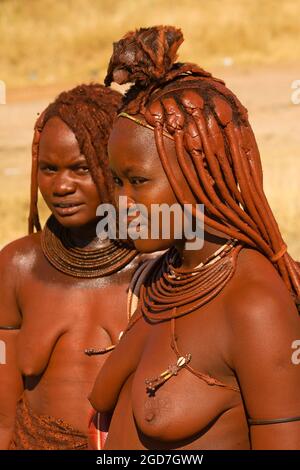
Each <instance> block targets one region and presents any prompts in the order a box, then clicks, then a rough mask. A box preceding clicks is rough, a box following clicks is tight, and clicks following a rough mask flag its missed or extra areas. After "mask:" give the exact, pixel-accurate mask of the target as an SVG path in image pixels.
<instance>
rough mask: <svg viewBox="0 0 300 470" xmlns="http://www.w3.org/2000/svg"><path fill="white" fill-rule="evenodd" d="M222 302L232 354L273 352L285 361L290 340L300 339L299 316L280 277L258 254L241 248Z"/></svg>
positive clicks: (253, 354)
mask: <svg viewBox="0 0 300 470" xmlns="http://www.w3.org/2000/svg"><path fill="white" fill-rule="evenodd" d="M224 305H225V315H226V323H227V326H228V330H229V331H230V334H231V339H232V345H233V350H232V354H233V356H235V357H236V358H237V357H239V355H240V354H245V355H248V353H249V354H251V356H252V359H253V360H255V357H256V359H257V360H259V359H260V358H261V357H262V356H264V357H267V356H268V355H269V354H268V353H270V352H272V354H271V355H273V360H275V362H277V361H279V362H281V361H286V360H287V358H288V357H289V354H290V351H291V344H292V342H293V341H294V340H295V339H299V338H300V317H299V314H298V311H297V308H296V306H295V303H294V301H293V299H292V296H291V294H290V292H289V291H288V289H287V287H286V285H285V283H284V282H283V280H282V278H281V277H280V275H279V274H278V272H277V270H276V269H275V267H274V266H273V265H272V263H271V262H270V261H269V260H268V259H267V258H266V257H264V256H263V255H262V254H261V253H259V252H257V251H255V250H251V249H244V250H242V252H241V253H240V256H239V260H238V265H237V269H236V273H235V276H234V278H233V280H232V282H231V284H230V286H229V288H228V290H227V294H226V296H225V302H224ZM282 351H286V354H287V355H286V356H285V355H284V354H282ZM276 356H277V357H276ZM239 360H240V358H239Z"/></svg>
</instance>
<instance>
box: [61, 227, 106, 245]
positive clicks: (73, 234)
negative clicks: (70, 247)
mask: <svg viewBox="0 0 300 470" xmlns="http://www.w3.org/2000/svg"><path fill="white" fill-rule="evenodd" d="M97 223H98V221H93V222H91V223H89V224H86V225H83V226H81V227H71V228H68V229H67V230H68V233H69V236H70V238H71V240H72V242H73V243H74V245H76V246H77V247H79V248H87V249H92V248H101V246H102V245H107V243H108V242H107V241H102V240H100V239H99V237H98V236H97V232H96V226H97Z"/></svg>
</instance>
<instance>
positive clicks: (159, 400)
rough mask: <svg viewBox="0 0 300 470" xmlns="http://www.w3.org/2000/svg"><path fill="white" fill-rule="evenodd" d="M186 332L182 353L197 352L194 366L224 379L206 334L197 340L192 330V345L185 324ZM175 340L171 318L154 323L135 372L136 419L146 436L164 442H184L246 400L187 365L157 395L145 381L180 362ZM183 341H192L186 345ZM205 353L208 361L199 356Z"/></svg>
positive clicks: (134, 397) (133, 389)
mask: <svg viewBox="0 0 300 470" xmlns="http://www.w3.org/2000/svg"><path fill="white" fill-rule="evenodd" d="M200 331H201V330H200ZM179 332H180V330H179ZM181 332H182V335H181V336H180V337H181V338H182V340H183V341H181V350H182V351H181V352H183V353H189V352H191V353H192V358H191V362H190V365H191V366H192V367H194V368H195V369H196V370H198V371H199V372H202V373H206V374H209V375H211V376H215V377H216V378H220V377H218V375H217V376H216V375H215V374H214V373H215V372H216V370H218V367H216V365H215V364H214V362H215V361H214V360H212V359H211V358H210V357H209V353H208V349H209V348H208V347H207V345H205V342H204V340H203V341H202V340H201V334H200V333H199V334H198V341H195V338H193V337H192V336H193V335H191V333H190V334H189V336H190V337H192V338H191V340H192V343H193V344H190V343H189V341H188V336H186V335H184V334H183V331H182V329H181ZM184 338H186V341H184ZM170 343H171V338H170V330H169V325H168V324H167V323H165V324H161V325H157V326H155V327H153V328H152V333H151V335H149V339H148V341H147V343H146V345H145V348H144V351H143V355H142V357H141V359H140V362H139V365H138V368H137V370H136V373H135V376H134V380H133V384H132V389H131V402H132V408H133V413H134V417H135V421H136V424H137V426H138V428H139V430H140V431H141V432H142V433H143V434H144V435H146V436H148V437H149V438H153V439H158V440H163V441H179V440H183V439H187V438H188V437H189V436H192V435H194V434H197V433H200V434H201V432H204V431H205V430H207V429H209V428H210V427H211V426H212V425H213V424H214V423H215V422H216V421H217V420H218V419H220V418H221V417H222V415H223V413H225V412H226V411H227V410H229V409H230V408H233V407H235V406H237V405H238V404H240V403H241V398H240V394H239V393H237V392H234V391H232V390H229V389H226V388H223V387H220V386H216V385H208V384H207V383H206V382H204V381H203V380H201V379H200V378H199V377H197V376H195V375H194V374H192V373H191V372H190V371H189V370H187V369H186V368H183V369H181V370H180V371H179V372H178V374H177V375H175V376H172V377H171V378H169V379H168V380H167V381H165V382H164V383H163V384H162V385H161V386H160V387H159V388H158V389H157V390H156V391H155V393H154V394H152V396H151V394H149V393H147V390H146V383H145V381H146V380H147V379H149V378H150V379H153V378H155V377H157V376H159V375H160V374H161V373H163V372H164V371H165V370H167V368H168V367H169V366H170V365H174V364H176V361H177V356H176V354H175V353H174V351H173V350H172V348H171V344H170ZM183 344H186V347H185V348H183ZM201 356H202V360H201V359H199V357H200V358H201ZM219 360H220V359H219Z"/></svg>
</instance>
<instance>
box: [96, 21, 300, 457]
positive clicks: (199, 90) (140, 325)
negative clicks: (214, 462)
mask: <svg viewBox="0 0 300 470" xmlns="http://www.w3.org/2000/svg"><path fill="white" fill-rule="evenodd" d="M173 33H174V34H173V40H174V43H173V45H174V44H176V43H178V42H179V43H180V36H179V39H178V30H175V32H173ZM149 38H151V41H152V42H151V41H150V39H149ZM143 40H145V41H146V45H145V44H144V43H143ZM141 43H142V45H141ZM151 43H153V44H155V46H153V47H151ZM158 43H159V46H158ZM171 45H172V28H169V27H156V28H149V29H144V30H139V31H137V32H136V33H135V34H134V33H131V34H128V35H126V36H125V38H123V39H122V40H121V41H120V43H118V44H117V45H115V49H114V56H113V58H112V59H111V62H110V68H109V75H108V83H109V81H110V80H111V79H112V78H114V79H115V75H114V71H117V72H118V73H117V77H118V76H119V75H121V72H122V70H123V68H125V66H127V63H126V48H127V47H128V48H130V51H131V56H130V60H131V62H130V63H129V64H128V67H127V69H126V70H127V73H128V75H129V76H128V79H130V81H132V82H135V86H134V88H132V89H131V90H130V91H129V92H128V94H127V98H126V99H125V101H124V106H123V110H122V111H124V112H125V113H128V114H129V115H130V116H131V118H132V117H133V118H137V119H138V120H139V121H141V120H142V121H143V120H144V122H145V124H147V125H151V126H152V127H153V130H151V129H149V128H146V127H144V126H143V125H140V124H139V123H138V122H134V121H133V120H132V119H131V118H130V119H127V118H126V115H121V116H120V117H119V118H118V119H117V121H116V123H115V125H114V127H113V131H112V133H111V135H110V139H109V146H108V148H109V158H110V165H111V168H112V171H113V174H114V177H115V183H116V193H117V195H123V196H124V195H126V196H127V197H128V198H130V200H132V201H133V202H134V203H142V204H144V205H146V207H147V208H148V209H149V208H150V205H151V204H152V203H160V204H162V203H168V204H172V203H174V202H176V201H179V202H181V203H185V202H188V203H195V202H197V203H199V202H202V203H204V204H205V210H206V213H205V241H204V246H203V248H202V249H201V250H196V251H191V250H190V251H188V250H186V247H185V239H182V240H176V239H175V237H172V236H171V237H170V239H168V240H162V239H159V240H138V241H136V242H135V243H136V247H137V248H138V249H139V250H140V251H141V252H149V251H158V250H161V249H167V248H171V247H172V246H175V247H176V248H177V250H178V252H179V254H180V256H181V263H182V264H181V269H185V270H192V269H193V268H195V267H196V266H197V265H199V263H201V262H204V261H205V260H206V259H207V258H208V257H209V256H210V255H212V254H213V253H214V252H215V251H216V250H217V249H218V248H220V247H221V246H222V245H223V244H224V243H225V242H226V241H227V240H228V238H236V239H237V240H238V243H239V244H240V245H241V250H240V252H239V254H238V257H237V260H236V265H235V272H234V274H233V276H232V277H231V278H230V280H229V281H228V283H227V284H226V285H225V287H224V288H223V289H222V290H221V291H220V292H218V294H217V295H215V297H214V298H212V299H210V301H208V302H207V303H206V304H203V305H202V306H201V307H199V308H197V309H195V310H193V312H192V313H190V314H184V310H185V308H187V306H190V307H193V302H191V303H190V304H187V305H183V306H182V307H178V309H177V310H176V311H175V312H174V311H171V310H169V312H167V313H168V315H169V317H170V318H175V317H176V320H175V321H176V339H177V341H176V342H177V347H178V350H179V352H180V354H181V355H182V356H185V355H187V354H190V355H191V359H190V362H189V364H188V365H189V366H190V367H192V369H193V372H192V371H191V370H188V368H187V367H183V368H182V369H181V370H180V371H179V372H178V373H177V375H172V376H171V377H168V378H167V380H165V381H163V383H162V384H161V386H160V387H159V388H157V389H156V390H155V392H154V393H152V394H151V393H148V392H147V384H148V383H149V379H153V378H154V379H155V378H157V377H159V376H161V374H162V373H164V371H166V370H167V369H168V368H169V367H170V366H172V365H173V366H174V364H175V363H176V360H177V356H176V354H175V352H174V340H173V341H172V324H174V320H172V321H170V320H165V321H157V322H153V321H150V315H149V316H148V315H147V313H145V315H144V316H141V315H140V309H139V308H138V309H137V312H136V314H135V318H136V319H137V321H136V322H135V323H134V324H133V325H132V327H130V328H129V329H128V331H127V332H126V333H125V334H124V336H123V337H122V339H121V341H120V343H119V344H118V346H117V347H116V349H115V350H114V351H113V353H112V354H111V355H110V357H109V358H108V360H107V362H106V363H105V364H104V366H103V368H102V370H101V371H100V373H99V375H98V377H97V380H96V383H95V385H94V388H93V391H92V394H91V396H90V400H91V403H92V405H93V406H94V407H95V409H97V410H98V411H100V412H111V411H113V410H114V413H113V417H112V421H111V426H110V429H109V433H108V438H107V441H106V447H105V448H106V449H197V450H198V449H236V450H237V449H250V448H251V449H300V420H299V419H298V420H297V421H287V422H284V423H280V424H278V423H277V424H274V423H273V424H272V423H271V424H268V425H251V426H250V425H249V424H248V418H251V419H254V420H276V419H284V418H293V417H298V418H299V416H300V400H299V393H298V390H299V387H300V369H299V365H297V364H295V363H293V362H292V352H293V349H292V343H293V342H294V341H295V340H296V339H297V338H300V321H299V315H298V311H297V308H296V305H295V300H296V301H297V296H298V301H299V292H300V290H299V280H300V278H299V268H298V267H297V264H296V263H295V261H294V260H292V258H291V257H290V256H289V255H288V254H287V253H286V247H285V244H284V242H283V240H282V237H281V234H280V232H279V229H278V226H277V224H276V222H275V219H274V216H273V214H272V212H271V210H270V208H269V206H268V204H267V201H266V199H265V196H264V194H263V189H262V171H261V164H260V159H259V153H258V151H257V147H256V143H255V139H254V136H253V133H252V131H251V127H250V125H249V123H248V120H247V114H246V110H245V109H244V108H243V107H242V105H241V104H240V103H239V102H238V100H237V98H236V97H235V96H234V95H233V94H232V93H231V92H230V91H229V90H228V89H227V88H226V87H225V86H224V84H222V83H221V81H216V80H214V79H213V78H211V76H210V75H209V74H207V73H206V74H205V73H202V72H201V69H199V68H197V66H194V65H193V66H192V65H191V64H175V65H174V67H173V68H171V67H170V66H169V67H168V68H166V69H165V75H164V74H163V72H162V71H161V69H160V68H159V67H157V69H155V70H156V72H155V73H153V74H152V77H151V76H150V78H149V74H147V73H146V72H145V71H144V69H147V70H150V72H151V73H152V70H153V69H152V68H151V67H150V68H147V67H146V66H145V63H146V64H147V61H150V62H151V63H152V65H153V63H154V65H155V64H156V63H158V64H161V63H164V60H165V59H164V58H165V55H167V56H168V48H169V47H171ZM174 47H175V46H174ZM149 48H150V49H151V51H152V55H151V54H150V53H149ZM146 49H147V53H145V54H144V56H145V57H144V56H143V53H144V52H143V51H145V50H146ZM132 51H133V52H132ZM134 54H135V55H134ZM164 54H165V55H164ZM118 55H119V57H120V61H118ZM141 57H142V58H143V60H142V59H141ZM132 63H133V65H132ZM179 70H181V72H180V71H179ZM186 71H189V72H190V75H189V76H186V75H185V74H186ZM157 73H158V74H159V75H157ZM143 74H144V75H143ZM176 74H177V75H176ZM180 74H181V75H180ZM176 76H177V78H174V77H176ZM123 78H124V77H123ZM172 80H174V81H173V82H172ZM167 82H168V83H167ZM166 83H167V84H166ZM165 133H169V135H170V136H171V138H169V137H167V136H166V135H165ZM149 282H150V281H149V279H146V280H145V281H144V285H145V289H146V293H147V292H148V293H149V292H150V289H148V290H147V283H149ZM211 285H212V288H214V286H215V288H216V291H217V288H218V279H215V278H212V279H211ZM152 286H153V289H154V287H155V286H154V283H153V284H152ZM157 286H158V284H157V285H156V287H157ZM149 295H150V294H149ZM170 295H171V297H172V293H170ZM199 297H201V290H200V286H199ZM157 298H158V299H161V301H162V300H166V298H164V297H163V295H158V296H157ZM155 302H159V301H158V300H157V301H154V303H155ZM169 304H170V305H171V300H170V301H169ZM144 305H145V304H144ZM149 308H150V309H151V306H150V307H149ZM181 308H182V311H181ZM165 310H168V301H167V300H166V304H165ZM180 313H182V315H180ZM153 316H154V314H153V315H152V316H151V319H152V317H153ZM138 318H139V319H138ZM172 322H173V323H172ZM173 370H174V369H173ZM209 377H210V378H211V380H210V379H209Z"/></svg>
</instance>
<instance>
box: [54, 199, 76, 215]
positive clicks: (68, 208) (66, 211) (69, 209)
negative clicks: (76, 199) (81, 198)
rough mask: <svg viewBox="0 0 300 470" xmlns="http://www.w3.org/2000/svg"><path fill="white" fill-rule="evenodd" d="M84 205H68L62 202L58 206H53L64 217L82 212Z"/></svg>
mask: <svg viewBox="0 0 300 470" xmlns="http://www.w3.org/2000/svg"><path fill="white" fill-rule="evenodd" d="M82 205H83V204H82V203H67V202H60V203H57V204H53V206H54V209H55V212H56V213H57V214H58V215H60V216H62V217H64V216H68V215H74V214H76V212H78V211H79V210H80V207H81V206H82Z"/></svg>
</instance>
